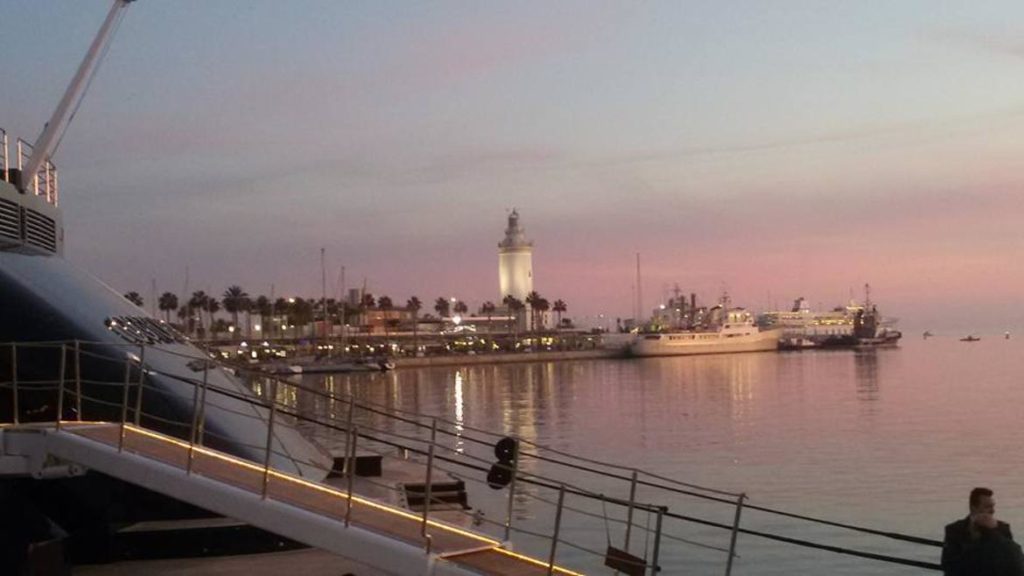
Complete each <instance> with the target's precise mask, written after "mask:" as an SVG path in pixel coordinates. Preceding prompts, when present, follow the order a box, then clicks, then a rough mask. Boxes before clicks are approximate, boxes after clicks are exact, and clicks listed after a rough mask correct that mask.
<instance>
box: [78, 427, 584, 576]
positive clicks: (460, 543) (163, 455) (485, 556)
mask: <svg viewBox="0 0 1024 576" xmlns="http://www.w3.org/2000/svg"><path fill="white" fill-rule="evenodd" d="M62 426H63V430H64V431H65V432H68V433H72V434H76V435H78V436H81V437H84V438H89V439H91V440H94V441H97V442H102V443H105V444H107V445H110V446H117V445H118V444H119V440H120V430H121V427H120V426H119V425H116V424H109V425H76V424H75V423H73V422H69V423H67V424H62ZM123 449H124V450H125V451H128V452H131V453H133V454H137V455H140V456H144V457H146V458H151V459H153V460H157V461H159V462H162V463H165V464H168V465H170V466H174V467H177V468H180V469H181V470H182V471H183V472H184V471H185V470H186V469H187V467H188V460H189V452H190V449H189V445H188V443H186V442H183V441H181V440H178V439H175V438H171V437H168V436H164V435H162V434H159V433H155V432H151V431H149V430H144V429H140V428H136V427H133V426H127V427H125V439H124V448H123ZM191 452H192V473H193V474H198V475H201V476H203V477H205V478H209V479H214V480H217V481H220V482H223V483H225V484H228V485H230V486H233V487H235V488H240V489H243V490H247V491H250V492H253V493H256V494H261V493H262V492H263V480H264V470H263V468H262V467H261V466H258V465H256V464H253V463H251V462H248V461H244V460H240V459H238V458H235V457H233V456H228V455H225V454H222V453H219V452H215V451H213V450H210V449H208V448H197V449H196V450H193V451H191ZM267 498H269V499H273V500H275V501H278V502H284V503H287V504H290V505H292V506H295V507H298V508H301V509H303V510H307V511H310V512H313V513H316V514H319V515H322V516H324V517H327V518H331V519H333V520H336V521H338V522H344V521H345V515H346V512H347V510H348V506H349V497H348V494H347V492H345V491H344V490H339V489H337V488H334V487H331V486H327V485H324V484H315V483H311V482H308V481H306V480H302V479H299V478H297V477H293V476H290V475H287V474H283V473H280V472H276V471H273V470H272V471H271V474H270V477H269V481H268V484H267ZM351 505H352V512H351V514H350V515H349V521H350V523H351V524H352V525H355V526H359V527H361V528H364V529H368V530H372V531H374V532H377V533H380V534H383V535H387V536H389V537H391V538H394V539H396V540H399V541H402V542H406V543H408V544H411V545H414V546H425V540H424V538H423V535H422V518H421V517H420V516H419V515H416V514H414V513H412V512H409V511H408V510H403V509H401V508H395V507H393V506H389V505H387V504H382V503H379V502H375V501H372V500H368V499H366V498H362V497H359V496H358V495H353V497H352V499H351ZM427 533H428V534H429V535H430V537H431V540H432V543H431V551H432V552H433V553H436V554H439V555H441V556H442V557H444V558H445V559H446V560H447V561H449V562H453V563H456V564H459V565H461V566H464V567H466V568H469V569H472V570H475V571H477V572H479V573H481V574H493V575H496V576H534V575H543V574H547V573H548V566H547V563H546V562H542V561H540V560H536V559H532V558H526V557H524V556H521V555H518V554H512V553H510V552H508V551H506V550H504V549H502V548H500V543H499V542H498V541H496V540H494V539H492V538H489V537H487V536H483V535H477V534H474V533H471V532H469V531H467V530H464V529H462V528H458V527H454V526H449V525H447V524H444V523H440V522H435V521H430V522H428V528H427ZM554 573H555V574H574V572H572V571H569V570H566V569H563V568H559V567H557V566H556V567H554Z"/></svg>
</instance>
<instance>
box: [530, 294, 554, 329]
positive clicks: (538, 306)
mask: <svg viewBox="0 0 1024 576" xmlns="http://www.w3.org/2000/svg"><path fill="white" fill-rule="evenodd" d="M549 308H551V303H550V302H548V299H547V298H538V299H537V301H536V302H534V303H533V314H534V316H536V317H537V322H536V324H535V327H536V328H537V329H538V330H543V329H544V313H545V312H547V311H548V309H549Z"/></svg>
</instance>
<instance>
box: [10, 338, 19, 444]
mask: <svg viewBox="0 0 1024 576" xmlns="http://www.w3.org/2000/svg"><path fill="white" fill-rule="evenodd" d="M11 390H12V393H13V396H14V397H13V398H11V408H12V409H13V410H14V423H15V424H17V423H18V345H17V344H15V343H14V342H11Z"/></svg>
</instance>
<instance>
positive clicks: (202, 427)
mask: <svg viewBox="0 0 1024 576" xmlns="http://www.w3.org/2000/svg"><path fill="white" fill-rule="evenodd" d="M209 382H210V362H209V361H208V360H206V359H204V360H203V388H202V390H201V391H200V394H199V419H198V421H197V422H196V435H197V438H196V443H197V444H199V445H200V446H202V445H203V444H204V442H203V437H204V436H205V435H206V389H207V387H208V385H209Z"/></svg>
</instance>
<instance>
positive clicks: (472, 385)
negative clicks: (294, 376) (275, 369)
mask: <svg viewBox="0 0 1024 576" xmlns="http://www.w3.org/2000/svg"><path fill="white" fill-rule="evenodd" d="M1022 374H1024V341H1018V340H997V339H991V340H990V339H986V340H982V341H981V342H977V343H971V344H969V343H961V342H958V341H955V340H950V339H938V338H935V339H931V340H928V341H922V340H916V339H913V338H910V339H908V340H907V341H905V342H904V343H903V344H902V346H901V347H900V348H898V349H889V350H868V351H852V350H840V351H827V352H825V351H819V352H797V353H779V354H747V355H730V356H706V357H690V358H664V359H644V360H614V361H612V360H602V361H580V362H565V363H537V364H513V365H501V366H486V367H464V368H458V367H452V368H433V369H422V370H400V371H396V372H393V373H389V374H367V375H352V376H333V377H328V378H323V377H320V378H316V379H314V378H312V377H306V378H307V380H306V383H307V384H316V385H322V386H324V387H327V388H330V389H333V390H335V391H337V392H341V393H345V392H351V393H353V394H355V395H356V396H357V397H358V398H361V399H365V400H367V401H371V402H375V403H379V404H384V405H387V406H389V407H392V408H399V409H404V410H410V411H415V412H420V413H427V414H432V415H437V416H440V417H443V418H445V419H448V420H451V421H454V422H458V423H460V424H462V425H463V426H465V427H477V428H483V429H487V430H492V431H495V432H499V433H514V434H517V435H519V436H521V437H523V438H526V439H529V440H532V441H535V442H537V443H539V444H542V445H546V446H551V447H554V448H558V449H560V450H566V451H570V452H572V453H574V454H578V455H583V456H587V457H590V458H594V459H600V460H608V461H614V462H617V463H621V464H623V465H626V466H630V467H638V468H641V469H644V470H647V471H650V472H654V473H657V474H661V475H664V476H669V477H672V478H675V479H678V480H683V481H686V482H693V483H697V484H701V485H706V486H712V487H716V488H719V489H723V490H728V491H735V492H745V493H746V494H747V495H748V496H749V498H750V500H749V501H750V502H751V503H752V504H756V505H760V506H767V507H773V508H781V509H784V510H787V511H790V512H795V513H801V514H807V515H812V516H818V517H824V518H828V519H832V520H838V521H842V522H847V523H852V524H858V525H865V526H870V527H874V528H879V529H884V530H892V531H897V532H902V533H907V534H912V535H918V536H923V537H928V538H933V539H941V536H942V526H943V525H944V524H945V523H947V522H950V521H952V520H954V519H956V518H958V517H961V516H963V515H965V514H966V507H967V506H966V498H967V493H968V491H969V490H970V488H971V487H973V486H975V485H985V486H989V487H991V488H993V489H994V490H995V491H996V499H997V502H998V508H997V513H998V515H999V516H1001V517H1002V518H1003V519H1004V520H1007V521H1009V522H1010V523H1011V524H1014V525H1016V526H1020V527H1021V528H1020V529H1018V530H1021V529H1024V483H1022V482H1021V479H1022V478H1024V460H1022V459H1021V457H1020V456H1021V450H1020V447H1019V443H1018V438H1019V436H1020V432H1019V431H1018V429H1017V427H1018V426H1019V424H1020V422H1021V420H1022V419H1021V416H1022V412H1024V403H1022V400H1024V381H1022V378H1021V375H1022ZM306 409H307V410H311V411H314V412H320V413H327V412H335V415H337V413H336V412H337V411H339V410H341V408H340V407H338V406H334V405H328V404H324V403H322V402H314V403H313V404H311V405H310V404H307V406H306ZM359 418H360V419H361V420H363V421H364V423H365V424H366V425H368V426H372V425H374V422H375V421H374V418H372V417H370V416H365V415H364V416H361V417H359ZM380 425H382V426H385V424H380ZM387 426H390V425H387ZM391 429H394V428H393V426H392V428H391ZM394 431H397V432H404V433H408V434H415V431H413V430H412V428H409V429H407V430H403V429H394ZM334 444H335V445H336V446H338V445H339V444H338V443H337V441H335V442H334ZM451 447H452V448H453V449H456V450H460V451H463V452H464V453H465V454H466V455H467V457H468V456H469V455H471V454H476V455H478V456H480V457H481V458H483V459H488V458H489V459H490V460H493V455H492V454H490V453H488V451H487V450H486V449H483V448H480V449H478V448H477V447H475V446H474V445H472V444H471V443H467V442H464V441H463V440H461V439H451ZM524 466H525V467H527V468H528V469H529V470H530V471H538V472H543V473H549V472H550V473H552V474H562V475H563V476H562V477H563V479H565V480H566V481H579V482H580V483H584V482H586V483H587V484H586V485H587V486H588V487H590V488H591V489H594V490H599V491H601V492H605V493H607V494H609V495H613V496H620V497H626V496H627V495H628V486H626V485H623V483H621V482H615V481H606V482H604V481H597V482H596V483H595V481H594V479H593V477H587V478H584V476H586V475H585V474H582V473H560V472H556V471H555V469H554V467H551V466H548V465H546V464H544V463H537V462H535V461H534V462H532V463H531V464H527V463H524ZM453 469H454V468H453ZM463 474H464V475H465V476H466V477H467V483H468V485H469V488H470V503H471V504H472V505H474V506H476V507H479V508H481V509H482V510H484V511H485V513H486V514H487V517H488V518H489V519H492V520H498V521H500V520H501V519H503V518H504V514H505V511H504V506H505V504H504V502H505V500H504V497H505V491H493V490H491V489H489V488H487V487H486V486H483V485H482V484H481V483H480V482H479V481H480V479H481V477H482V474H479V473H472V472H465V471H463ZM534 496H537V497H541V498H544V499H547V500H552V501H553V500H554V499H555V498H556V497H557V496H556V494H554V493H552V492H550V491H544V490H541V489H534V488H526V487H524V488H523V496H522V497H521V498H519V499H517V502H516V511H515V523H516V525H517V526H522V527H524V528H527V529H532V530H536V531H538V532H547V533H550V531H551V528H552V525H553V521H552V520H553V519H552V513H551V509H552V507H551V506H550V505H548V504H545V503H543V502H540V501H538V500H536V499H535V498H534ZM645 497H650V498H651V499H652V500H651V501H652V502H656V503H658V504H665V505H668V506H669V507H670V510H671V511H673V512H677V513H682V514H692V515H694V516H701V517H706V518H710V519H714V520H717V521H722V522H726V523H728V522H731V519H732V514H733V509H731V508H728V507H724V506H722V505H719V504H708V503H704V502H701V501H699V500H694V499H692V498H685V497H672V498H669V497H667V496H666V494H665V493H664V492H659V493H657V495H652V494H646V493H643V492H642V493H641V494H640V499H644V498H645ZM569 504H570V505H578V507H579V508H581V509H586V510H589V511H591V512H594V513H597V514H598V515H599V517H597V518H594V517H587V516H582V515H579V514H572V515H569V514H567V515H566V518H565V519H564V520H563V523H564V524H563V526H564V528H565V530H566V535H567V536H566V537H567V538H568V539H569V540H570V541H572V542H576V543H580V544H582V545H583V546H584V547H587V548H591V549H595V550H601V551H603V550H604V546H605V545H606V543H607V541H608V539H609V538H610V539H611V541H612V542H614V543H616V545H619V546H621V541H622V538H623V526H622V525H621V524H616V523H614V522H607V523H606V522H605V521H604V520H602V519H601V518H600V516H602V515H604V514H605V513H606V512H607V514H608V515H609V517H610V518H616V517H618V518H621V517H622V514H621V513H620V512H618V511H615V510H607V509H605V510H602V508H601V507H600V505H597V506H596V507H595V506H594V505H593V504H588V503H585V502H575V501H570V502H569ZM637 523H638V524H640V525H642V526H645V525H646V526H650V527H651V528H653V526H654V520H653V519H651V518H648V517H647V516H646V515H639V516H638V517H637ZM606 526H607V528H606ZM743 526H744V527H745V528H749V529H752V530H760V531H765V532H773V533H780V534H784V535H787V536H792V537H797V538H805V539H809V540H814V541H819V542H823V543H827V544H830V545H835V546H845V547H851V548H856V549H860V550H866V551H872V552H878V553H883V554H892V555H897V556H903V557H908V558H915V559H921V560H928V561H935V562H937V561H938V556H939V549H938V548H932V547H926V546H918V545H911V544H901V543H898V542H893V541H891V540H888V539H884V538H879V537H873V536H867V535H861V534H856V533H851V532H848V531H844V530H839V529H834V528H826V527H820V526H816V525H812V524H808V523H805V522H799V521H794V520H787V519H784V518H780V517H777V516H770V515H766V514H764V513H759V512H755V511H746V512H745V513H744V515H743ZM665 530H666V533H668V534H672V535H674V536H677V537H681V538H686V539H690V540H696V541H699V542H703V543H708V544H713V545H717V546H727V545H728V533H727V532H724V531H722V530H718V529H712V528H704V527H701V526H698V525H695V524H692V523H684V522H680V521H671V522H666V526H665ZM636 534H637V532H634V538H633V546H634V548H633V550H634V551H636V550H637V549H638V548H639V549H643V547H644V546H645V545H646V546H647V549H648V553H650V552H651V549H650V548H651V546H652V545H653V543H652V542H651V539H650V538H646V539H645V538H644V537H643V535H642V534H641V536H639V537H638V536H636ZM525 546H526V548H527V549H529V551H531V552H534V553H536V554H540V555H542V556H544V557H546V556H547V548H546V547H545V545H544V544H540V543H530V542H527V543H526V545H525ZM738 552H739V554H740V555H741V558H739V559H738V560H737V564H736V565H735V566H734V573H735V574H759V575H760V574H792V573H812V574H813V573H827V574H879V575H881V574H921V573H926V572H927V571H924V570H922V569H919V568H907V567H900V566H896V565H892V564H887V563H882V562H878V561H874V560H866V559H859V558H853V557H848V556H844V555H837V554H832V553H827V552H820V551H815V550H810V549H806V548H801V547H796V546H792V545H788V544H781V543H775V542H771V541H767V540H765V539H763V538H759V537H755V536H740V539H739V544H738ZM558 558H559V559H560V560H562V561H564V562H565V563H567V564H569V565H570V566H572V567H577V568H581V569H585V570H587V571H595V572H599V573H600V572H602V570H600V569H599V568H598V567H599V566H600V564H601V562H600V560H597V559H595V558H594V557H593V556H592V555H590V554H588V553H587V552H584V551H581V550H578V549H575V548H572V547H570V546H568V545H560V548H559V550H558ZM662 564H663V565H664V566H665V570H664V572H663V573H666V574H678V573H723V572H724V567H725V555H724V554H723V553H720V552H717V551H714V550H708V549H704V548H698V547H694V546H691V545H688V544H685V543H682V542H678V541H674V540H667V541H665V542H664V543H663V550H662ZM605 572H607V571H605Z"/></svg>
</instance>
